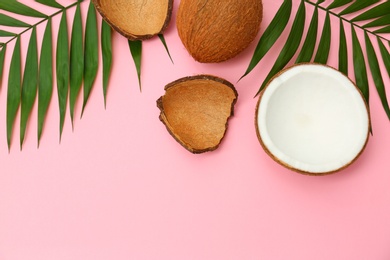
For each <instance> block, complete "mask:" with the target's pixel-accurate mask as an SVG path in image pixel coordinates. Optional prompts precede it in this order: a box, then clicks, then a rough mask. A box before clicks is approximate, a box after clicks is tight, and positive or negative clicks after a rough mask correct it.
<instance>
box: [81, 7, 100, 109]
mask: <svg viewBox="0 0 390 260" xmlns="http://www.w3.org/2000/svg"><path fill="white" fill-rule="evenodd" d="M98 51H99V47H98V31H97V21H96V11H95V7H94V5H93V4H92V2H90V4H89V8H88V14H87V23H86V28H85V47H84V55H85V56H84V102H83V109H82V111H81V115H83V113H84V109H85V106H86V105H87V102H88V99H89V95H90V94H91V90H92V86H93V83H94V82H95V78H96V74H97V71H98V59H99V52H98Z"/></svg>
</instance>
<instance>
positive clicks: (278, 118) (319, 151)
mask: <svg viewBox="0 0 390 260" xmlns="http://www.w3.org/2000/svg"><path fill="white" fill-rule="evenodd" d="M255 121H256V129H257V135H258V138H259V140H260V143H261V145H262V146H263V148H264V149H265V151H266V152H267V153H268V154H269V155H270V156H271V157H272V158H273V159H274V160H275V161H277V162H278V163H280V164H282V165H283V166H286V167H288V168H290V169H292V170H295V171H298V172H300V173H304V174H310V175H324V174H329V173H333V172H336V171H339V170H341V169H344V168H345V167H347V166H348V165H350V164H351V163H352V162H354V161H355V160H356V159H357V157H358V156H359V155H360V154H361V153H362V151H363V149H364V147H365V146H366V143H367V141H368V137H369V130H370V119H369V112H368V108H367V104H366V103H365V101H364V99H363V96H362V94H361V93H360V91H359V89H358V88H357V87H356V86H355V85H354V83H353V82H352V81H351V80H349V79H348V78H347V77H346V76H344V75H343V74H342V73H340V72H339V71H337V70H335V69H333V68H331V67H328V66H324V65H319V64H301V65H296V66H293V67H291V68H288V69H286V70H283V71H282V72H280V73H279V74H278V75H276V76H275V77H274V78H273V79H272V80H271V81H270V82H269V83H268V85H267V86H266V88H265V89H264V90H263V92H262V93H261V96H260V98H259V102H258V105H257V110H256V120H255Z"/></svg>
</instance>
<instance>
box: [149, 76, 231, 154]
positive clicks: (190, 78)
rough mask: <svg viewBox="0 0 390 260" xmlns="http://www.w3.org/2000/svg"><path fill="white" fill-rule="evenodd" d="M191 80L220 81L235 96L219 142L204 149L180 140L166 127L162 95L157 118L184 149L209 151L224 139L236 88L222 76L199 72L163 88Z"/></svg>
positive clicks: (199, 151) (195, 151)
mask: <svg viewBox="0 0 390 260" xmlns="http://www.w3.org/2000/svg"><path fill="white" fill-rule="evenodd" d="M193 80H209V81H215V82H218V83H221V84H223V85H225V86H226V87H228V88H230V89H232V90H233V93H234V96H235V98H234V99H233V101H232V102H231V107H230V114H229V116H228V117H227V119H226V123H225V130H224V133H223V136H222V138H221V139H220V140H219V142H218V143H217V145H215V146H213V147H207V148H204V149H196V148H192V147H190V146H188V145H186V143H185V142H183V141H182V140H180V138H179V137H178V136H177V135H175V134H174V133H173V132H172V130H171V129H170V128H169V127H168V125H167V123H166V122H165V120H164V119H163V115H165V111H164V105H163V97H164V96H165V94H164V95H162V96H161V97H160V98H159V99H157V102H156V103H157V107H158V108H159V109H160V115H159V119H160V121H161V122H162V123H163V124H164V125H165V127H166V129H167V130H168V132H169V134H170V135H171V136H172V137H173V138H174V139H175V140H176V141H177V142H178V143H179V144H181V145H182V146H183V147H184V148H185V149H187V150H188V151H189V152H191V153H194V154H200V153H205V152H211V151H214V150H216V149H217V148H218V147H219V145H220V144H221V142H222V140H223V139H224V137H225V135H226V131H227V129H228V121H229V119H230V118H231V117H232V116H233V115H234V106H235V104H236V103H237V99H238V92H237V90H236V88H235V87H234V85H233V84H232V83H231V82H229V81H227V80H225V79H223V78H220V77H217V76H213V75H209V74H201V75H195V76H186V77H183V78H179V79H177V80H175V81H172V82H171V83H169V84H167V85H166V86H165V87H164V90H165V91H167V90H169V89H170V88H173V87H175V86H176V85H177V84H180V83H183V82H188V81H193Z"/></svg>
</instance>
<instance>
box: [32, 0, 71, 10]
mask: <svg viewBox="0 0 390 260" xmlns="http://www.w3.org/2000/svg"><path fill="white" fill-rule="evenodd" d="M35 2H38V3H40V4H43V5H47V6H50V7H54V8H58V9H62V8H64V7H63V6H62V5H60V4H59V3H57V2H56V1H55V0H35Z"/></svg>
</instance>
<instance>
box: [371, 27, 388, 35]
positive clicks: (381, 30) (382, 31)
mask: <svg viewBox="0 0 390 260" xmlns="http://www.w3.org/2000/svg"><path fill="white" fill-rule="evenodd" d="M374 33H377V34H381V33H390V25H389V26H386V27H383V28H381V29H378V30H375V31H374Z"/></svg>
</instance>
